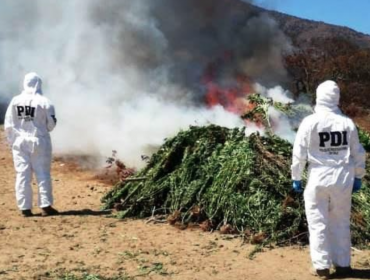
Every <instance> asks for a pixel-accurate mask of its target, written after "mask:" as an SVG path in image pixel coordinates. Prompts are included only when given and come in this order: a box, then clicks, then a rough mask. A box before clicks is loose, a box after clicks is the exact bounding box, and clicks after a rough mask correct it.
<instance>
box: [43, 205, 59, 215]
mask: <svg viewBox="0 0 370 280" xmlns="http://www.w3.org/2000/svg"><path fill="white" fill-rule="evenodd" d="M58 214H59V212H58V210H56V209H55V208H53V207H51V206H47V207H44V208H41V216H43V217H46V216H55V215H58Z"/></svg>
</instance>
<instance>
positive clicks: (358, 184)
mask: <svg viewBox="0 0 370 280" xmlns="http://www.w3.org/2000/svg"><path fill="white" fill-rule="evenodd" d="M361 184H362V182H361V179H358V178H355V181H354V182H353V189H352V193H355V192H358V191H359V190H360V189H361Z"/></svg>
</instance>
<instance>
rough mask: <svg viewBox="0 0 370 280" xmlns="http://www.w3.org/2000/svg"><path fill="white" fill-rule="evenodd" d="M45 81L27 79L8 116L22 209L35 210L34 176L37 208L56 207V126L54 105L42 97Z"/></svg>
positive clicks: (33, 75)
mask: <svg viewBox="0 0 370 280" xmlns="http://www.w3.org/2000/svg"><path fill="white" fill-rule="evenodd" d="M41 84H42V81H41V79H40V77H39V76H38V75H37V74H36V73H29V74H27V75H26V76H25V79H24V84H23V85H24V90H23V92H22V93H21V94H20V95H18V96H15V97H14V98H13V99H12V101H11V102H10V104H9V107H8V109H7V112H6V114H5V123H4V128H5V133H6V136H7V139H8V142H9V144H10V146H11V147H12V151H13V160H14V167H15V171H16V183H15V191H16V199H17V204H18V208H19V209H20V210H30V209H31V208H32V188H31V181H32V173H33V172H34V173H35V176H36V180H37V184H38V188H39V191H38V205H39V207H41V208H44V207H48V206H51V205H52V204H53V194H52V185H51V176H50V167H51V149H52V147H51V139H50V135H49V132H50V131H52V130H53V129H54V127H55V125H56V118H55V110H54V106H53V105H52V104H51V103H50V101H49V100H48V99H47V98H46V97H44V96H42V90H41Z"/></svg>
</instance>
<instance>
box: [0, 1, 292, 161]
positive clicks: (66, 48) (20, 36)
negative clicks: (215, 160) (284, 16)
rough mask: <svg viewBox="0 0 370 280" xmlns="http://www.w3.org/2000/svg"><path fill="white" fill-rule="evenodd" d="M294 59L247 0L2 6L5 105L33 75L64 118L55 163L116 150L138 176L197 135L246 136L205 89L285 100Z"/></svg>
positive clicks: (0, 70)
mask: <svg viewBox="0 0 370 280" xmlns="http://www.w3.org/2000/svg"><path fill="white" fill-rule="evenodd" d="M289 49H290V46H289V43H288V40H287V39H286V38H285V36H284V34H283V33H282V32H281V31H280V30H279V29H278V27H277V25H276V23H275V22H274V21H273V20H272V19H270V18H269V17H268V16H267V15H266V14H264V13H260V12H259V11H258V10H256V9H255V8H254V7H253V6H251V5H249V4H246V3H245V2H243V1H239V0H217V1H215V0H202V1H199V0H186V1H173V0H156V1H153V0H135V1H132V0H110V1H103V0H81V1H74V0H65V1H49V0H34V1H29V0H3V1H1V2H0V60H1V61H2V63H1V64H0V84H1V85H2V87H1V89H0V95H1V96H2V97H3V98H4V97H5V98H10V97H11V96H13V95H15V94H17V93H19V92H20V91H21V85H22V82H23V77H24V75H25V74H26V73H27V72H30V71H35V72H37V73H38V74H39V75H40V76H41V77H42V78H43V82H44V83H43V86H44V94H45V95H46V96H47V97H49V98H50V99H51V100H52V101H53V103H54V104H55V106H56V110H57V117H58V120H59V122H58V126H57V128H56V130H55V131H54V132H53V134H52V137H53V144H54V150H55V151H56V152H58V153H68V154H71V153H76V154H94V155H102V156H109V155H110V154H111V151H112V150H113V149H114V150H117V151H118V156H119V157H120V158H121V159H122V160H123V161H125V162H126V163H128V164H129V165H135V166H141V165H142V163H141V159H140V155H141V154H150V153H152V152H153V151H154V150H155V149H156V147H158V146H159V145H161V144H162V143H163V140H164V138H166V137H170V136H173V135H175V134H176V133H177V132H178V131H179V130H180V129H185V128H187V127H188V126H189V125H204V124H209V123H214V124H218V125H223V126H227V127H240V126H244V125H245V124H244V122H243V121H242V120H241V119H240V117H239V116H238V115H236V114H233V113H232V112H229V111H227V110H226V109H225V108H223V107H222V106H212V107H211V106H208V105H207V104H206V102H205V95H206V94H207V90H208V88H207V83H209V79H212V84H217V85H218V86H220V87H223V88H230V87H231V88H232V87H238V79H237V78H236V77H241V76H242V77H247V79H248V80H250V81H253V83H251V85H252V88H254V89H256V91H260V92H262V93H263V92H264V93H265V94H266V95H267V96H268V95H269V94H274V95H280V94H283V96H285V97H284V98H287V97H286V94H284V90H283V89H282V88H276V86H277V85H279V84H281V83H282V82H284V81H286V73H285V70H284V66H283V63H282V53H283V52H288V51H289ZM205 77H207V79H205ZM210 77H211V78H210ZM257 83H258V84H262V85H264V87H267V88H266V89H263V87H258V86H256V85H257ZM268 88H273V90H272V91H271V90H269V89H268ZM272 97H273V96H272ZM281 98H283V97H281ZM284 100H286V99H284ZM288 100H289V99H288ZM288 102H289V101H288ZM256 129H258V128H256V127H254V126H253V125H251V126H250V127H248V131H249V132H252V131H255V130H256ZM284 133H285V132H284Z"/></svg>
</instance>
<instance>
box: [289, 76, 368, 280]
mask: <svg viewBox="0 0 370 280" xmlns="http://www.w3.org/2000/svg"><path fill="white" fill-rule="evenodd" d="M339 97H340V89H339V87H338V85H337V84H336V83H335V82H333V81H326V82H324V83H322V84H320V85H319V86H318V88H317V91H316V107H315V113H314V114H312V115H310V116H308V117H306V118H305V119H304V120H303V121H302V123H301V125H300V127H299V129H298V133H297V136H296V139H295V142H294V148H293V161H292V179H293V189H294V190H295V191H296V192H302V191H303V189H302V182H301V180H302V173H303V171H304V168H305V165H306V162H307V161H308V163H309V166H308V182H307V185H306V187H305V189H304V201H305V210H306V216H307V221H308V227H309V234H310V253H311V259H312V263H313V267H314V271H313V272H314V273H315V274H316V275H317V276H319V277H320V278H323V279H328V278H329V275H330V270H329V269H330V267H331V266H332V265H333V266H334V267H335V269H336V273H337V274H342V275H343V274H348V273H350V272H351V266H350V263H351V236H350V213H351V195H352V192H356V191H359V189H360V187H361V178H362V177H363V176H364V175H365V157H366V154H365V151H364V148H363V147H362V145H361V144H360V142H359V137H358V132H357V129H356V126H355V125H354V123H353V122H352V120H351V119H350V118H348V117H347V116H345V115H344V114H342V113H341V111H340V109H339V108H338V104H339Z"/></svg>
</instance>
